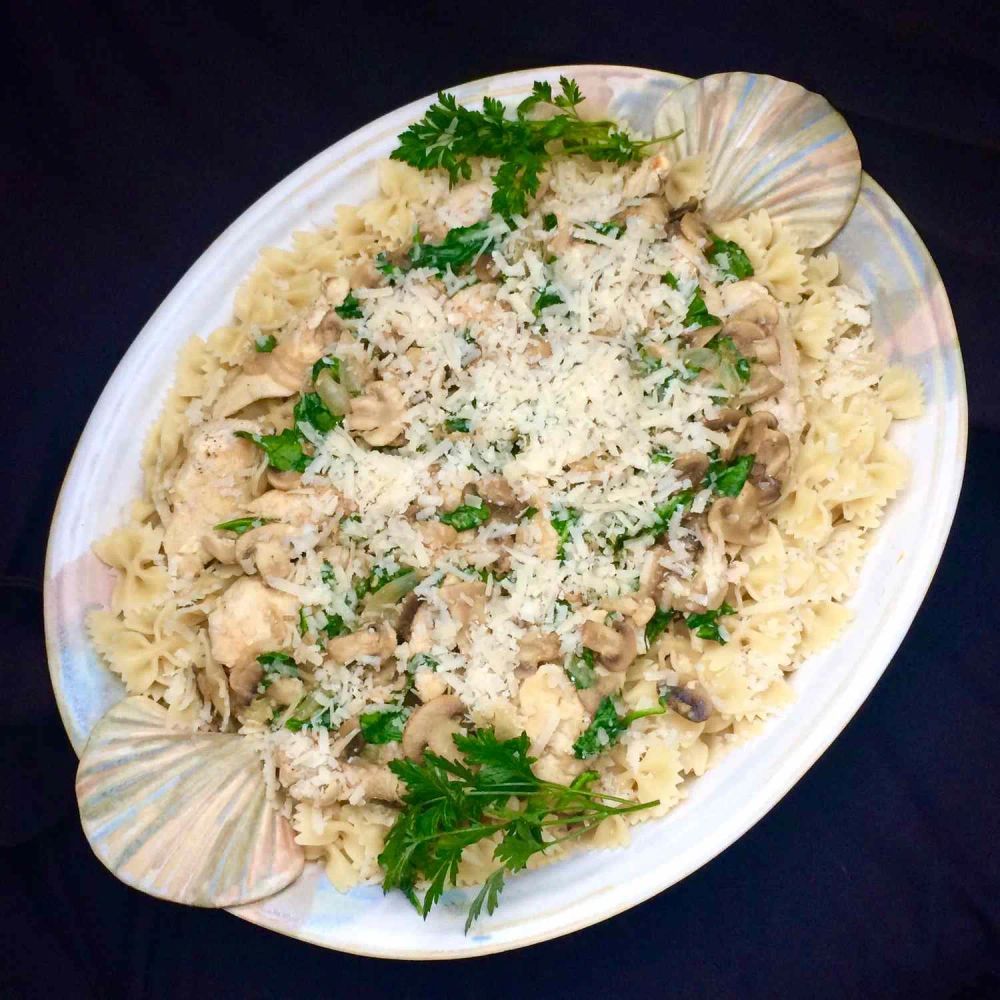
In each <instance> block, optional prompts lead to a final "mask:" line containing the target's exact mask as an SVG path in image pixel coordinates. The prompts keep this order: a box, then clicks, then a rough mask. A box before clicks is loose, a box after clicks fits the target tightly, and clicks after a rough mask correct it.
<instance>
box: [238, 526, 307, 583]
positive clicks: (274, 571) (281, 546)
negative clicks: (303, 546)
mask: <svg viewBox="0 0 1000 1000" xmlns="http://www.w3.org/2000/svg"><path fill="white" fill-rule="evenodd" d="M299 531H300V529H299V528H297V527H296V526H295V525H294V524H280V523H276V524H262V525H261V526H260V527H259V528H251V529H250V530H249V531H247V532H245V533H244V534H242V535H240V537H239V538H238V539H237V540H236V561H237V562H238V563H239V564H240V568H241V569H242V570H243V572H244V573H247V574H250V575H252V574H254V573H259V574H260V575H261V576H277V577H282V578H287V577H289V576H291V573H292V560H293V558H294V557H295V550H294V547H293V539H294V538H295V537H296V535H298V534H299Z"/></svg>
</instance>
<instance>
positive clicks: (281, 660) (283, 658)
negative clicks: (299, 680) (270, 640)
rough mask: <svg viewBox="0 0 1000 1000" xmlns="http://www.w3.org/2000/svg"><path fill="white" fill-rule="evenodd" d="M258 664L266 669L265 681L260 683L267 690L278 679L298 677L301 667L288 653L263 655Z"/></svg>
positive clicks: (259, 657)
mask: <svg viewBox="0 0 1000 1000" xmlns="http://www.w3.org/2000/svg"><path fill="white" fill-rule="evenodd" d="M257 662H258V663H259V664H260V665H261V666H262V667H263V668H264V679H263V680H262V681H261V682H260V686H261V688H262V689H263V690H267V688H269V687H270V686H271V684H273V683H274V681H275V680H276V679H277V678H278V677H298V676H299V665H298V664H297V663H296V662H295V661H294V660H293V659H292V658H291V657H290V656H289V655H288V654H287V653H276V652H272V653H261V654H260V656H258V657H257Z"/></svg>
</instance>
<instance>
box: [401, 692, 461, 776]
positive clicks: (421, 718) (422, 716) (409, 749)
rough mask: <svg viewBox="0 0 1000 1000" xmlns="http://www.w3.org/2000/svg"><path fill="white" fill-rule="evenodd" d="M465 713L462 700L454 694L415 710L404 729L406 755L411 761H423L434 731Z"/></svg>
mask: <svg viewBox="0 0 1000 1000" xmlns="http://www.w3.org/2000/svg"><path fill="white" fill-rule="evenodd" d="M464 711H465V706H464V705H463V704H462V699H461V698H459V697H458V696H457V695H454V694H443V695H441V696H440V697H439V698H434V699H433V700H432V701H428V702H426V703H425V704H423V705H421V706H420V707H419V708H417V709H415V710H414V712H413V714H412V715H411V716H410V717H409V719H407V721H406V726H405V728H404V729H403V753H404V755H405V756H407V757H408V758H409V759H410V760H416V761H419V760H422V759H423V756H424V748H425V747H426V746H427V744H428V743H429V742H430V740H431V735H432V734H433V732H434V730H435V729H437V728H438V727H439V726H440V725H442V724H443V723H445V722H447V721H448V720H449V719H451V718H452V717H453V716H456V715H458V714H459V713H461V712H464Z"/></svg>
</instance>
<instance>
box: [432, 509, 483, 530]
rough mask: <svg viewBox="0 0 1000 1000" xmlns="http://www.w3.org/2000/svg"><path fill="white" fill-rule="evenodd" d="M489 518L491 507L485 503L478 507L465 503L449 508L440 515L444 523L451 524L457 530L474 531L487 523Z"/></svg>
mask: <svg viewBox="0 0 1000 1000" xmlns="http://www.w3.org/2000/svg"><path fill="white" fill-rule="evenodd" d="M489 519H490V508H489V507H488V506H487V505H486V504H484V503H483V504H480V505H479V506H478V507H474V506H472V505H471V504H465V503H463V504H462V505H461V506H460V507H456V508H455V509H454V510H449V511H448V512H447V513H445V514H441V515H440V516H439V517H438V520H439V521H440V522H441V523H442V524H449V525H451V527H453V528H454V529H455V530H456V531H472V530H473V529H474V528H478V527H479V526H480V525H482V524H485V523H486V522H487V521H488V520H489Z"/></svg>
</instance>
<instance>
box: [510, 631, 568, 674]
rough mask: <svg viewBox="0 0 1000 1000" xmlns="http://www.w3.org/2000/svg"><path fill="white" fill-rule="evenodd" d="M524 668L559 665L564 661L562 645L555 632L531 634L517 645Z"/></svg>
mask: <svg viewBox="0 0 1000 1000" xmlns="http://www.w3.org/2000/svg"><path fill="white" fill-rule="evenodd" d="M517 652H518V659H519V661H520V664H521V666H522V667H537V666H538V665H539V664H540V663H558V662H559V660H561V659H562V644H561V643H560V642H559V636H557V635H556V634H555V633H554V632H537V631H535V632H529V633H528V634H527V635H526V636H524V638H523V639H521V641H520V642H519V643H518V644H517Z"/></svg>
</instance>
